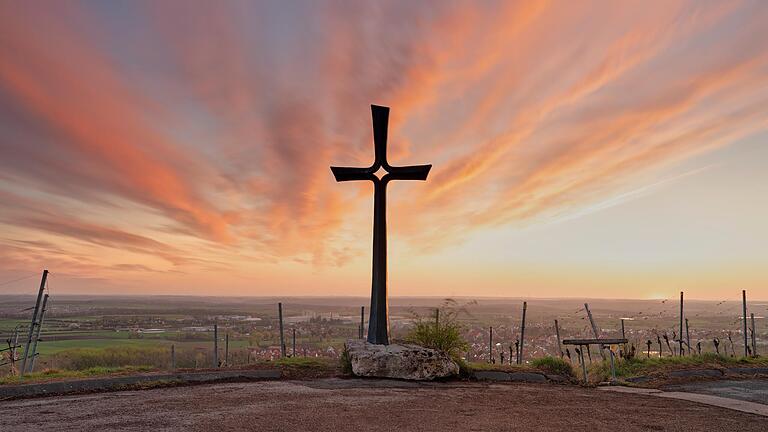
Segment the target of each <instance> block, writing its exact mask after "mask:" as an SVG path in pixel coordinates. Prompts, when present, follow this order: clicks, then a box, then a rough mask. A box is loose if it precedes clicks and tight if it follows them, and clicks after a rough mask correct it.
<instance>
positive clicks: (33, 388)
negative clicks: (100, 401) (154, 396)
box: [0, 369, 282, 401]
mask: <svg viewBox="0 0 768 432" xmlns="http://www.w3.org/2000/svg"><path fill="white" fill-rule="evenodd" d="M281 376H282V372H281V371H280V370H278V369H259V370H240V371H226V370H224V371H208V372H183V373H171V374H156V375H131V376H113V377H102V378H87V379H78V380H64V381H53V382H46V383H37V384H17V385H5V386H0V401H2V400H10V399H21V398H36V397H45V396H60V395H67V394H78V393H97V392H110V391H121V390H135V389H141V388H142V387H144V386H182V385H197V384H208V383H216V382H237V381H263V380H274V379H279V378H280V377H281Z"/></svg>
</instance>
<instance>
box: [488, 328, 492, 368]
mask: <svg viewBox="0 0 768 432" xmlns="http://www.w3.org/2000/svg"><path fill="white" fill-rule="evenodd" d="M492 359H493V326H491V327H489V328H488V363H490V362H491V360H492Z"/></svg>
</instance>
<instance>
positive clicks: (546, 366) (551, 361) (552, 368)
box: [531, 356, 575, 377]
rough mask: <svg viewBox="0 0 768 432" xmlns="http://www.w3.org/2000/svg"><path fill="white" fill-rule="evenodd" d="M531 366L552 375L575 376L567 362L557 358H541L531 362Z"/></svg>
mask: <svg viewBox="0 0 768 432" xmlns="http://www.w3.org/2000/svg"><path fill="white" fill-rule="evenodd" d="M531 366H533V367H535V368H537V369H540V370H542V371H544V372H546V373H550V374H553V375H562V376H566V377H573V376H575V374H574V372H573V367H571V364H570V363H568V362H567V361H565V360H563V359H561V358H557V357H549V356H547V357H541V358H537V359H534V360H533V361H531Z"/></svg>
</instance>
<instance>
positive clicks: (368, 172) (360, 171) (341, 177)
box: [331, 166, 378, 182]
mask: <svg viewBox="0 0 768 432" xmlns="http://www.w3.org/2000/svg"><path fill="white" fill-rule="evenodd" d="M331 171H333V176H334V177H336V181H337V182H343V181H353V180H372V181H375V180H378V179H377V178H376V176H375V175H373V171H372V168H371V167H368V168H355V167H334V166H332V167H331Z"/></svg>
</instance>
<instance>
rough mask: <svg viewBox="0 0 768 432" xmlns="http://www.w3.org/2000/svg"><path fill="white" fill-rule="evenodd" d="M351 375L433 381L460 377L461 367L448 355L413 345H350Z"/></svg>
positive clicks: (357, 342)
mask: <svg viewBox="0 0 768 432" xmlns="http://www.w3.org/2000/svg"><path fill="white" fill-rule="evenodd" d="M347 353H348V355H349V359H350V362H351V363H352V373H353V374H355V375H356V376H360V377H374V378H395V379H404V380H416V381H431V380H434V379H438V378H447V377H451V376H455V375H458V374H459V365H458V364H456V362H454V361H453V360H452V359H451V357H450V356H449V355H448V354H445V353H443V352H440V351H437V350H433V349H429V348H424V347H422V346H418V345H411V344H390V345H378V344H371V343H368V342H366V341H363V340H360V339H350V340H348V341H347Z"/></svg>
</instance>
